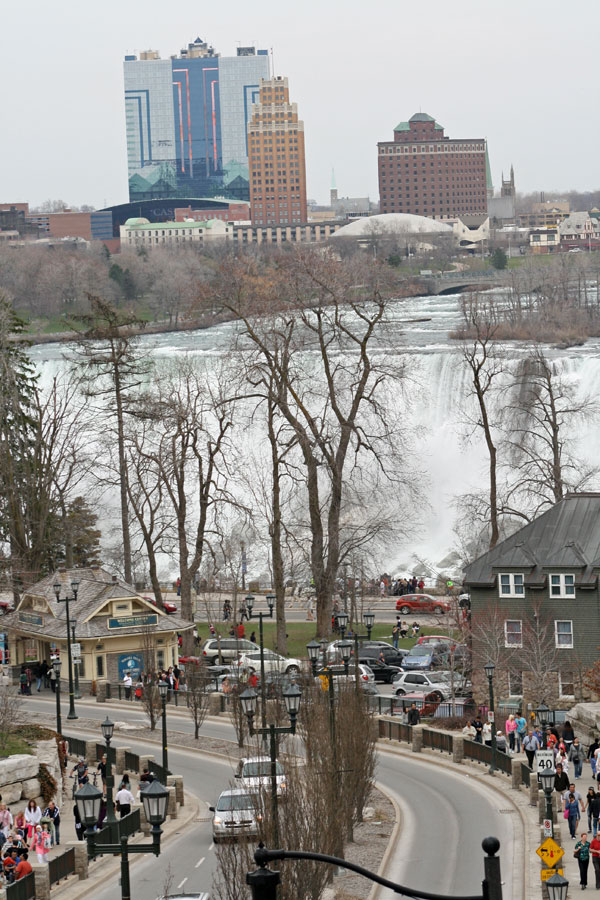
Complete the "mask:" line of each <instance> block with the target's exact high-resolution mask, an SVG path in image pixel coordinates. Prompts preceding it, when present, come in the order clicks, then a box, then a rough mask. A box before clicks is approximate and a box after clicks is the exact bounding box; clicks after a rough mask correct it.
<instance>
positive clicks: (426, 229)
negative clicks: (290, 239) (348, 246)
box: [333, 213, 453, 239]
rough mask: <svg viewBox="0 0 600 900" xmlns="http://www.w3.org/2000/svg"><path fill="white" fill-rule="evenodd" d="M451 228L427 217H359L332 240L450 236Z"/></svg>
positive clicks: (382, 215) (407, 215) (337, 232)
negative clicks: (388, 236)
mask: <svg viewBox="0 0 600 900" xmlns="http://www.w3.org/2000/svg"><path fill="white" fill-rule="evenodd" d="M452 231H453V229H452V226H451V225H447V224H446V223H445V222H438V221H437V220H436V219H429V218H427V216H415V215H413V214H412V213H382V214H380V215H378V216H368V217H361V218H360V219H355V220H354V221H353V222H350V223H349V224H348V225H344V227H343V228H340V229H339V230H338V231H336V233H335V234H334V235H333V237H334V238H336V239H337V238H344V237H354V238H368V237H373V236H375V235H382V236H384V235H390V236H392V235H409V234H411V235H412V234H444V233H447V234H452Z"/></svg>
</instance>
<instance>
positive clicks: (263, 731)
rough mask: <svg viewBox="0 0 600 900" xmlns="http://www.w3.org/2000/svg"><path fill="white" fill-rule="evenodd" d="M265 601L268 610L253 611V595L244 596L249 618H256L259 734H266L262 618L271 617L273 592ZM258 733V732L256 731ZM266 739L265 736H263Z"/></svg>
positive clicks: (265, 686) (273, 601)
mask: <svg viewBox="0 0 600 900" xmlns="http://www.w3.org/2000/svg"><path fill="white" fill-rule="evenodd" d="M267 603H268V605H269V612H268V614H267V613H263V612H259V613H255V612H254V597H253V596H252V594H248V596H247V597H246V610H247V613H248V618H249V619H258V640H259V645H260V723H261V729H260V732H259V733H260V734H262V735H266V734H267V731H266V729H267V704H266V701H267V685H266V683H265V638H264V633H263V618H265V617H266V618H269V619H272V618H273V607H274V606H275V597H274V596H273V594H267ZM257 733H258V732H257ZM265 740H266V737H265Z"/></svg>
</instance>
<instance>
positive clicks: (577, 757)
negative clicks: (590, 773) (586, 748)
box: [569, 737, 583, 778]
mask: <svg viewBox="0 0 600 900" xmlns="http://www.w3.org/2000/svg"><path fill="white" fill-rule="evenodd" d="M569 762H572V763H573V769H574V775H575V778H581V772H582V770H583V747H582V746H581V744H580V743H579V738H578V737H576V738H575V740H574V741H573V743H572V744H571V749H570V750H569Z"/></svg>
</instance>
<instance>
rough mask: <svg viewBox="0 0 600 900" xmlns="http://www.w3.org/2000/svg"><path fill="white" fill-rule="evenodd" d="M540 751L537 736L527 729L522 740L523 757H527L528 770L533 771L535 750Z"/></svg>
mask: <svg viewBox="0 0 600 900" xmlns="http://www.w3.org/2000/svg"><path fill="white" fill-rule="evenodd" d="M539 749H540V742H539V740H538V738H537V735H536V734H534V732H533V731H532V730H531V728H530V729H529V731H528V732H527V734H526V735H525V737H524V738H523V750H524V751H525V755H526V757H527V762H528V763H529V768H530V769H531V770H532V771H533V761H534V759H535V753H536V750H539Z"/></svg>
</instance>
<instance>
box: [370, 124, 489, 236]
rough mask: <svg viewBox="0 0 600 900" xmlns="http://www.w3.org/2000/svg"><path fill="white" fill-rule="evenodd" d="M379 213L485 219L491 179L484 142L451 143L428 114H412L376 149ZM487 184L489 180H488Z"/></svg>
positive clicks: (470, 140) (442, 129)
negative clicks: (472, 216)
mask: <svg viewBox="0 0 600 900" xmlns="http://www.w3.org/2000/svg"><path fill="white" fill-rule="evenodd" d="M377 150H378V168H379V198H380V203H379V206H380V210H381V212H382V213H409V214H411V215H418V216H427V217H429V218H436V219H440V218H441V219H446V218H456V217H457V216H462V215H467V214H471V215H473V214H474V215H484V214H487V198H488V189H489V183H490V182H491V178H490V176H489V163H488V161H487V145H486V141H485V138H466V139H450V138H449V137H446V135H445V134H444V126H443V125H440V124H439V123H438V122H436V120H435V119H434V118H433V116H430V115H428V113H424V112H418V113H415V114H414V115H413V116H411V117H410V119H409V120H408V121H406V122H404V121H403V122H399V123H398V125H396V127H395V128H394V134H393V140H391V141H380V142H379V143H378V144H377ZM488 179H489V180H488Z"/></svg>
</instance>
